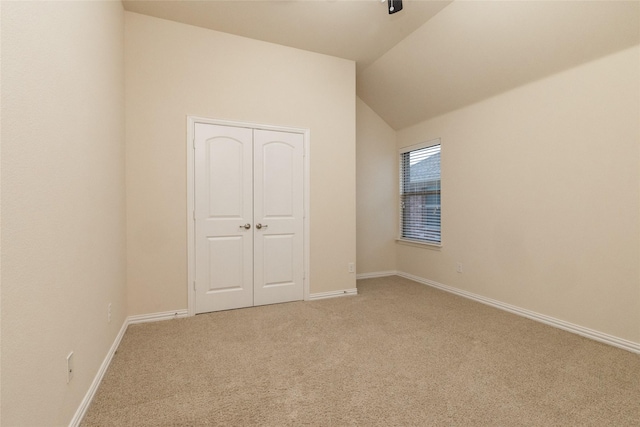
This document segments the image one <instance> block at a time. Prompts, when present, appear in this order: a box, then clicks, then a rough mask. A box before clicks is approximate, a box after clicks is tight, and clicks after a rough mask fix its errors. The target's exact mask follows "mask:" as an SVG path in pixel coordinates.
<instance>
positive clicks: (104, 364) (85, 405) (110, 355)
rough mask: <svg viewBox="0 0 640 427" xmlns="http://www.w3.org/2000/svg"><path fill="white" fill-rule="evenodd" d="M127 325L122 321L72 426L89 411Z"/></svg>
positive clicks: (77, 424)
mask: <svg viewBox="0 0 640 427" xmlns="http://www.w3.org/2000/svg"><path fill="white" fill-rule="evenodd" d="M127 326H128V323H127V319H125V320H124V322H123V323H122V327H120V331H119V332H118V335H116V339H115V340H114V341H113V344H111V348H109V351H108V352H107V355H106V357H105V358H104V360H103V361H102V365H100V369H98V373H97V374H96V376H95V378H94V379H93V382H92V383H91V386H90V387H89V390H88V391H87V393H86V394H85V395H84V399H82V402H81V403H80V406H79V407H78V410H77V411H76V413H75V414H74V416H73V418H72V419H71V422H70V423H69V426H70V427H76V426H79V425H80V423H81V422H82V419H83V418H84V415H85V414H86V413H87V409H89V405H91V401H92V400H93V397H94V396H95V394H96V392H97V391H98V387H99V386H100V382H102V378H103V377H104V374H105V373H106V372H107V369H108V368H109V365H110V364H111V359H113V355H114V354H115V353H116V350H117V349H118V346H119V345H120V341H122V337H123V336H124V333H125V332H126V331H127Z"/></svg>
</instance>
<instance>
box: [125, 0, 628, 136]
mask: <svg viewBox="0 0 640 427" xmlns="http://www.w3.org/2000/svg"><path fill="white" fill-rule="evenodd" d="M403 3H404V10H402V11H401V12H399V13H396V14H393V15H389V14H388V13H387V10H386V2H385V3H381V2H380V1H378V0H327V1H319V0H306V1H305V0H298V1H272V0H262V1H241V0H228V1H202V0H200V1H188V0H174V1H157V0H135V1H134V0H123V4H124V7H125V9H126V10H128V11H132V12H137V13H142V14H146V15H151V16H155V17H158V18H163V19H169V20H173V21H177V22H182V23H185V24H189V25H196V26H200V27H204V28H209V29H213V30H217V31H223V32H227V33H231V34H236V35H239V36H243V37H250V38H253V39H258V40H263V41H268V42H272V43H277V44H281V45H285V46H291V47H295V48H299V49H304V50H309V51H313V52H318V53H323V54H327V55H333V56H338V57H341V58H346V59H351V60H354V61H356V63H357V67H356V69H357V94H358V96H359V97H360V98H361V99H362V100H364V101H365V102H366V103H367V104H368V105H369V106H370V107H371V108H372V109H373V110H374V111H376V113H378V114H379V115H380V116H381V117H382V118H383V119H384V120H385V121H386V122H387V123H388V124H389V125H391V126H392V127H393V128H394V129H402V128H404V127H407V126H410V125H412V124H415V123H418V122H421V121H423V120H426V119H428V118H431V117H434V116H437V115H440V114H443V113H446V112H449V111H452V110H455V109H458V108H461V107H463V106H465V105H469V104H471V103H474V102H478V101H480V100H482V99H485V98H488V97H491V96H493V95H496V94H498V93H501V92H504V91H507V90H509V89H512V88H515V87H517V86H520V85H523V84H526V83H528V82H531V81H534V80H537V79H540V78H543V77H545V76H548V75H551V74H554V73H557V72H559V71H562V70H564V69H568V68H571V67H573V66H576V65H579V64H581V63H584V62H588V61H590V60H593V59H596V58H598V57H601V56H604V55H607V54H610V53H613V52H616V51H618V50H621V49H624V48H626V47H630V46H633V45H635V44H638V43H640V2H638V1H637V0H636V1H580V0H576V1H548V0H528V1H527V0H518V1H516V0H512V1H490V0H486V1H483V0H475V1H464V0H456V1H453V2H451V1H418V0H414V1H412V0H404V2H403Z"/></svg>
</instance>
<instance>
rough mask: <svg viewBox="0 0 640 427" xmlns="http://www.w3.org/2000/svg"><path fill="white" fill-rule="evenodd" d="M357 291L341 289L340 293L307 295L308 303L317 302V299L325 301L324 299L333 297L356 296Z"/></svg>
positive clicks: (354, 289)
mask: <svg viewBox="0 0 640 427" xmlns="http://www.w3.org/2000/svg"><path fill="white" fill-rule="evenodd" d="M357 294H358V289H357V288H353V289H343V290H341V291H329V292H318V293H316V294H309V299H308V301H313V300H318V299H326V298H335V297H345V296H349V295H357Z"/></svg>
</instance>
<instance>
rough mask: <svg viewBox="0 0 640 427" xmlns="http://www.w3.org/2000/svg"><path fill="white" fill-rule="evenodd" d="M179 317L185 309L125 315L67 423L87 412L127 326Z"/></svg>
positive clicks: (74, 425) (73, 424) (74, 426)
mask: <svg viewBox="0 0 640 427" xmlns="http://www.w3.org/2000/svg"><path fill="white" fill-rule="evenodd" d="M179 317H187V310H174V311H165V312H162V313H151V314H142V315H138V316H129V317H127V318H126V319H125V320H124V322H123V323H122V327H121V328H120V331H119V332H118V335H117V336H116V339H115V340H114V341H113V344H112V345H111V348H110V349H109V351H108V352H107V355H106V357H105V358H104V360H103V361H102V365H100V369H98V372H97V373H96V376H95V378H94V379H93V382H92V383H91V386H90V387H89V390H87V393H86V394H85V396H84V399H82V402H81V403H80V406H79V407H78V410H77V411H76V413H75V414H74V416H73V418H72V419H71V422H70V423H69V427H77V426H79V425H80V423H81V422H82V419H83V418H84V416H85V414H86V413H87V410H88V409H89V405H91V401H92V400H93V398H94V396H95V395H96V392H97V391H98V387H99V386H100V383H101V382H102V378H103V377H104V374H106V373H107V369H108V368H109V365H110V364H111V360H112V359H113V355H114V354H116V350H118V346H119V345H120V341H122V337H123V336H124V333H125V332H126V331H127V328H128V327H129V325H133V324H136V323H147V322H157V321H160V320H170V319H176V318H179Z"/></svg>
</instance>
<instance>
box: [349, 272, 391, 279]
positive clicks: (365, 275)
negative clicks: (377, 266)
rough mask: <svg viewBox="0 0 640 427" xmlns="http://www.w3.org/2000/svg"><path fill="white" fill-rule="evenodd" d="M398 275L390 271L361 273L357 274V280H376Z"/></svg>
mask: <svg viewBox="0 0 640 427" xmlns="http://www.w3.org/2000/svg"><path fill="white" fill-rule="evenodd" d="M397 274H398V272H397V271H395V270H388V271H376V272H373V273H361V274H356V280H360V279H375V278H376V277H387V276H396V275H397Z"/></svg>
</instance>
